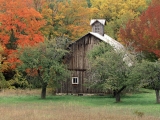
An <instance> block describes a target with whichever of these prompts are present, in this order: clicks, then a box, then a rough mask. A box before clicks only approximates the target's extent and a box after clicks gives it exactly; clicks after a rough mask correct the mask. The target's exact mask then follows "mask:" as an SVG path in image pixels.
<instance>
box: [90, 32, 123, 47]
mask: <svg viewBox="0 0 160 120" xmlns="http://www.w3.org/2000/svg"><path fill="white" fill-rule="evenodd" d="M90 34H92V35H93V36H95V37H97V38H99V39H100V40H102V41H104V42H106V43H108V44H109V45H111V46H112V47H113V48H114V49H115V50H124V46H123V45H122V44H121V43H119V42H118V41H116V40H114V39H113V38H111V37H110V36H108V35H106V34H104V36H102V35H100V34H98V33H94V32H90Z"/></svg>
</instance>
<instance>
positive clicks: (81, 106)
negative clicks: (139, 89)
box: [0, 90, 160, 120]
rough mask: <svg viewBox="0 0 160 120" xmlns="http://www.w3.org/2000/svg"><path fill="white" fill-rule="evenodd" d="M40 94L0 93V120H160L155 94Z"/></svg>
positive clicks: (21, 92)
mask: <svg viewBox="0 0 160 120" xmlns="http://www.w3.org/2000/svg"><path fill="white" fill-rule="evenodd" d="M39 92H40V91H33V90H32V91H29V90H28V91H22V90H15V91H13V90H12V91H4V92H0V120H160V105H159V104H156V103H155V94H154V92H150V93H141V94H129V95H126V96H123V97H122V99H121V100H122V102H120V103H115V99H114V98H112V97H110V96H71V95H68V96H67V95H66V96H51V95H50V96H47V98H46V99H45V100H42V99H40V93H39Z"/></svg>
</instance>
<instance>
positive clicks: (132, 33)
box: [131, 28, 136, 36]
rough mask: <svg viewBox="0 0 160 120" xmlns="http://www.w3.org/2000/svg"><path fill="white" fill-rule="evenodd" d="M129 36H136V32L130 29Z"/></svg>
mask: <svg viewBox="0 0 160 120" xmlns="http://www.w3.org/2000/svg"><path fill="white" fill-rule="evenodd" d="M131 35H133V36H134V35H136V32H135V30H134V29H133V28H132V29H131Z"/></svg>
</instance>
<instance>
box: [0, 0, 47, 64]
mask: <svg viewBox="0 0 160 120" xmlns="http://www.w3.org/2000/svg"><path fill="white" fill-rule="evenodd" d="M0 3H1V4H0V11H1V12H0V21H1V22H0V42H1V44H2V45H3V46H6V45H7V44H10V45H8V46H7V47H6V49H5V51H6V52H7V55H8V56H12V55H11V54H12V53H13V52H12V49H15V48H12V44H15V45H16V46H18V45H21V46H25V45H27V44H29V45H35V44H36V43H39V42H42V41H43V40H44V38H43V35H42V34H41V32H40V29H41V27H42V26H44V25H45V21H44V20H43V17H42V16H41V14H40V13H39V12H37V11H36V10H35V9H34V8H33V4H32V3H33V1H32V0H0ZM15 52H16V50H15ZM12 57H13V58H11V57H7V58H8V61H12V62H13V61H14V60H15V61H17V60H16V59H14V56H12ZM9 59H10V60H9Z"/></svg>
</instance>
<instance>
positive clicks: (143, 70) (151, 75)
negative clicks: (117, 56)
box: [130, 60, 160, 103]
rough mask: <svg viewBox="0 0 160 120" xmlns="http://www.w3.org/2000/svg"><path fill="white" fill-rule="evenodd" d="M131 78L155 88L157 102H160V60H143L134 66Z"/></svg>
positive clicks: (142, 84)
mask: <svg viewBox="0 0 160 120" xmlns="http://www.w3.org/2000/svg"><path fill="white" fill-rule="evenodd" d="M130 78H131V79H132V80H134V81H137V83H138V84H139V85H141V86H149V88H151V89H153V90H155V93H156V102H157V103H160V93H159V91H160V61H157V62H149V61H145V60H143V61H142V62H141V63H137V64H136V65H135V67H134V68H133V70H132V72H131V74H130Z"/></svg>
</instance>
